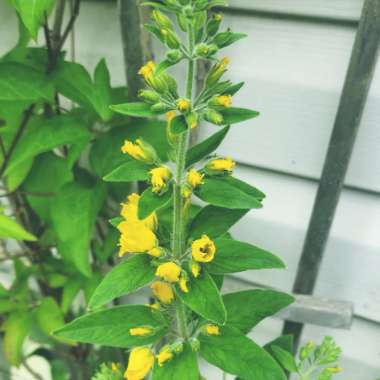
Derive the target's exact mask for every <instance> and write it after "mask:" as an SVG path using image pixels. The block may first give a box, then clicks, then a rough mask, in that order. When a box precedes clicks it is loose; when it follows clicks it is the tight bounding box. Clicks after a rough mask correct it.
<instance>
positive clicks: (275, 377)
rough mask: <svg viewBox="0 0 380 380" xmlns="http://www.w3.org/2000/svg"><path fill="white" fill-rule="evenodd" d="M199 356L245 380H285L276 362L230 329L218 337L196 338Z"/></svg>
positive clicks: (223, 331)
mask: <svg viewBox="0 0 380 380" xmlns="http://www.w3.org/2000/svg"><path fill="white" fill-rule="evenodd" d="M199 340H200V342H201V356H202V357H203V358H204V359H206V360H207V361H208V362H209V363H210V364H213V365H215V366H217V367H219V368H221V369H222V370H224V371H225V372H227V373H230V374H233V375H237V376H239V377H241V378H243V379H245V380H257V379H260V380H286V376H285V374H284V373H283V371H282V369H281V368H280V367H279V365H278V364H277V363H276V361H275V360H274V359H273V358H272V357H271V356H270V355H269V354H268V353H267V352H266V351H265V350H264V349H262V348H261V347H260V346H258V345H257V344H256V343H255V342H253V341H252V340H251V339H249V338H247V337H246V336H244V335H243V334H242V333H240V332H238V331H237V330H235V329H233V328H231V327H221V329H220V335H213V336H206V335H200V336H199Z"/></svg>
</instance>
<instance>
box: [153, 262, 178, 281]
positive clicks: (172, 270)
mask: <svg viewBox="0 0 380 380" xmlns="http://www.w3.org/2000/svg"><path fill="white" fill-rule="evenodd" d="M180 274H181V267H180V266H179V265H177V264H176V263H173V262H170V263H165V264H161V265H160V266H159V267H158V268H157V271H156V276H159V277H162V278H163V279H164V280H165V281H168V282H178V281H179V276H180Z"/></svg>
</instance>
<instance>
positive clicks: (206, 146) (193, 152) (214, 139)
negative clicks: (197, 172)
mask: <svg viewBox="0 0 380 380" xmlns="http://www.w3.org/2000/svg"><path fill="white" fill-rule="evenodd" d="M229 130H230V127H229V126H228V127H225V128H223V129H222V130H220V131H219V132H217V133H215V134H213V135H212V136H210V137H209V138H207V139H206V140H204V141H202V142H201V143H199V144H197V145H195V146H193V147H192V148H190V149H189V150H188V152H187V155H186V167H189V166H191V165H194V164H195V163H196V162H198V161H200V160H201V159H203V158H205V157H207V156H208V155H210V154H211V153H212V152H214V151H215V150H216V149H217V148H218V147H219V145H220V144H221V143H222V141H223V140H224V138H225V137H226V135H227V133H228V131H229Z"/></svg>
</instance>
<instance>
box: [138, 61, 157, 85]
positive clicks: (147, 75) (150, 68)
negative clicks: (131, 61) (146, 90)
mask: <svg viewBox="0 0 380 380" xmlns="http://www.w3.org/2000/svg"><path fill="white" fill-rule="evenodd" d="M155 68H156V65H155V64H154V62H153V61H149V62H148V63H147V64H146V65H144V66H143V67H141V69H140V70H139V74H140V75H141V76H143V77H144V79H145V80H146V81H148V80H149V79H151V77H152V75H153V72H154V69H155Z"/></svg>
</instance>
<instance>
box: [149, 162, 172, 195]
mask: <svg viewBox="0 0 380 380" xmlns="http://www.w3.org/2000/svg"><path fill="white" fill-rule="evenodd" d="M149 173H150V175H151V183H152V187H153V188H152V191H153V193H160V192H161V191H162V190H163V189H164V188H165V187H166V185H167V182H168V180H169V179H170V178H171V176H172V173H171V171H170V170H169V169H168V168H167V167H166V166H160V167H158V168H154V169H152V170H151V171H150V172H149Z"/></svg>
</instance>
